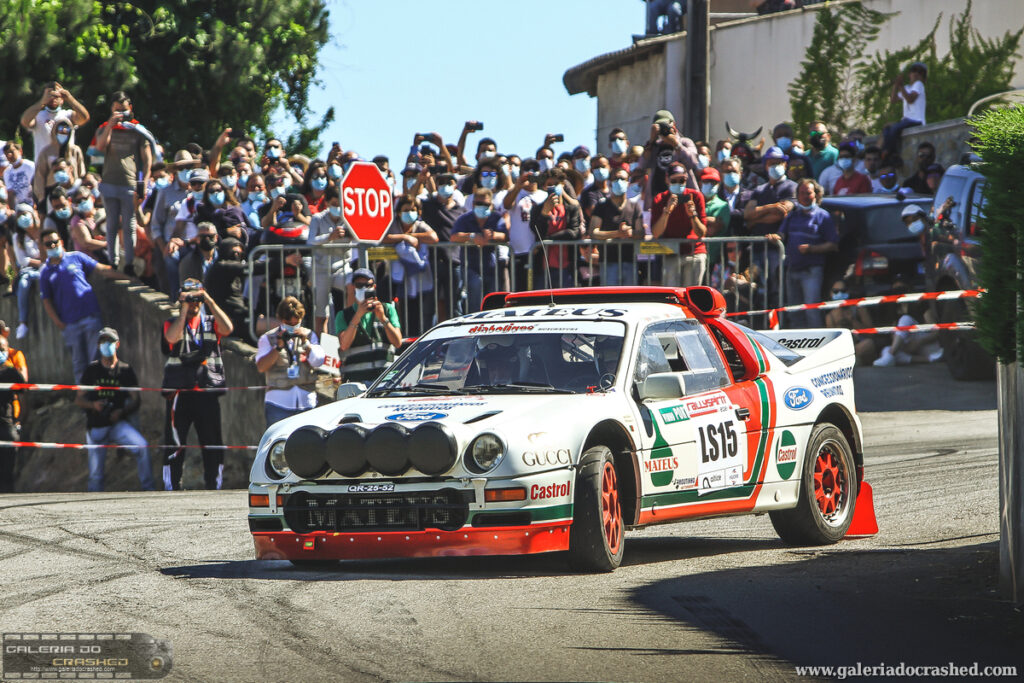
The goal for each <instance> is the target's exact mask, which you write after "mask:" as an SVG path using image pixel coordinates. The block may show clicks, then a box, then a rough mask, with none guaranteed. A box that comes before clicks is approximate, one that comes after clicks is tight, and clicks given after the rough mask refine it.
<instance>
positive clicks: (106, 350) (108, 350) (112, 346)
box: [100, 341, 117, 358]
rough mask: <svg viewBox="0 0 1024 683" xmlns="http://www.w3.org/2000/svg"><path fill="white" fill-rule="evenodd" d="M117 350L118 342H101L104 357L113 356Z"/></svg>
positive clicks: (101, 351) (101, 352)
mask: <svg viewBox="0 0 1024 683" xmlns="http://www.w3.org/2000/svg"><path fill="white" fill-rule="evenodd" d="M115 351H117V342H112V341H102V342H100V354H102V356H103V357H104V358H113V357H114V352H115Z"/></svg>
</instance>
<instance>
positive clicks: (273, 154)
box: [267, 147, 281, 159]
mask: <svg viewBox="0 0 1024 683" xmlns="http://www.w3.org/2000/svg"><path fill="white" fill-rule="evenodd" d="M280 156H281V148H280V147H268V148H267V157H268V158H270V159H277V158H279V157H280Z"/></svg>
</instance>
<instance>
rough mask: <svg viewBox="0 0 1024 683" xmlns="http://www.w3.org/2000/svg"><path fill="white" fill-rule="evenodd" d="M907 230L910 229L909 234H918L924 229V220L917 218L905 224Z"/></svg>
mask: <svg viewBox="0 0 1024 683" xmlns="http://www.w3.org/2000/svg"><path fill="white" fill-rule="evenodd" d="M907 230H909V231H910V234H911V235H920V234H921V232H922V231H923V230H924V221H923V220H921V219H920V218H918V219H917V220H916V221H914V222H913V223H911V224H910V225H908V226H907Z"/></svg>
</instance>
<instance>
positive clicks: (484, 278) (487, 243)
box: [451, 187, 509, 312]
mask: <svg viewBox="0 0 1024 683" xmlns="http://www.w3.org/2000/svg"><path fill="white" fill-rule="evenodd" d="M472 202H473V213H465V214H463V215H461V216H459V218H458V220H456V221H455V225H453V226H452V238H451V241H452V242H454V243H456V244H469V243H472V244H475V245H476V246H477V247H480V248H479V249H470V248H464V249H462V250H461V252H462V253H461V255H460V258H461V260H462V278H463V281H464V282H465V284H466V290H467V292H468V297H469V298H468V302H467V306H468V307H469V312H473V311H479V310H480V302H481V301H482V299H483V295H484V294H489V293H491V292H494V291H497V290H498V259H497V253H496V250H495V248H494V247H493V246H491V245H493V244H495V243H500V242H506V241H507V235H508V222H509V217H508V214H507V213H505V214H499V212H497V211H495V210H494V193H493V192H491V191H490V190H488V189H487V188H484V187H481V188H479V189H477V190H476V191H475V192H474V193H473V199H472Z"/></svg>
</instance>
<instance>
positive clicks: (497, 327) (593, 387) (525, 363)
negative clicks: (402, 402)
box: [367, 320, 625, 397]
mask: <svg viewBox="0 0 1024 683" xmlns="http://www.w3.org/2000/svg"><path fill="white" fill-rule="evenodd" d="M624 334H625V325H624V324H623V323H620V322H594V321H557V322H556V321H551V322H533V321H530V322H522V321H518V320H517V321H516V322H513V323H507V322H505V321H501V322H497V321H496V322H494V323H493V324H492V323H490V322H487V323H481V322H479V321H470V322H466V323H462V324H458V325H450V326H444V327H439V328H436V329H434V330H432V331H431V332H430V333H428V334H427V335H426V336H425V337H423V338H421V339H420V340H418V341H417V342H416V343H415V344H414V345H413V346H412V348H410V349H409V351H408V353H406V354H404V355H403V356H402V357H401V358H400V359H399V360H398V361H396V362H395V364H394V365H392V366H391V367H390V368H389V369H388V370H387V372H385V373H384V375H383V376H382V377H381V378H380V379H379V380H378V381H377V383H376V384H374V385H373V386H372V387H371V388H370V390H369V391H368V392H367V396H371V397H372V396H384V395H396V394H402V395H413V394H439V395H440V394H448V395H450V394H478V393H480V394H482V393H490V394H522V393H573V394H576V393H595V392H604V391H608V390H609V389H611V388H612V387H613V386H614V385H615V378H616V376H617V374H618V372H619V366H620V364H621V360H622V342H623V335H624Z"/></svg>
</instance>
